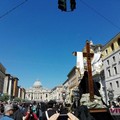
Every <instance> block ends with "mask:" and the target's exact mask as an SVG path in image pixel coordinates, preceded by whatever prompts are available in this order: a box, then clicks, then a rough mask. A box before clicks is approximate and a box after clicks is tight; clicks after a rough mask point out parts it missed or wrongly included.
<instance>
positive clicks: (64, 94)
mask: <svg viewBox="0 0 120 120" xmlns="http://www.w3.org/2000/svg"><path fill="white" fill-rule="evenodd" d="M65 98H66V92H65V91H63V92H62V99H63V106H65Z"/></svg>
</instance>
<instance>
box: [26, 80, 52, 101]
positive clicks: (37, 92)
mask: <svg viewBox="0 0 120 120" xmlns="http://www.w3.org/2000/svg"><path fill="white" fill-rule="evenodd" d="M50 93H51V90H49V89H46V88H43V87H42V85H41V82H40V81H39V80H36V81H35V82H34V84H33V86H32V87H30V88H28V89H26V96H25V99H26V100H30V101H39V102H42V101H44V102H45V101H46V102H47V101H49V100H50Z"/></svg>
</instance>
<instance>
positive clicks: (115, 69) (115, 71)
mask: <svg viewBox="0 0 120 120" xmlns="http://www.w3.org/2000/svg"><path fill="white" fill-rule="evenodd" d="M107 72H108V77H111V76H112V74H111V70H110V69H108V70H107ZM116 74H118V71H117V67H116V66H114V67H113V75H116Z"/></svg>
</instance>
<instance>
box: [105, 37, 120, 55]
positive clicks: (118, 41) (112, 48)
mask: <svg viewBox="0 0 120 120" xmlns="http://www.w3.org/2000/svg"><path fill="white" fill-rule="evenodd" d="M117 44H118V46H119V47H120V38H118V40H117ZM110 47H111V50H112V51H114V50H115V47H114V43H112V44H111V46H110ZM105 52H106V55H107V54H108V50H107V49H106V51H105Z"/></svg>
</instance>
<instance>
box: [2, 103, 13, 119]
mask: <svg viewBox="0 0 120 120" xmlns="http://www.w3.org/2000/svg"><path fill="white" fill-rule="evenodd" d="M11 115H13V106H12V105H9V104H8V105H6V106H5V107H4V116H3V117H2V118H1V119H0V120H14V119H13V118H11Z"/></svg>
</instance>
